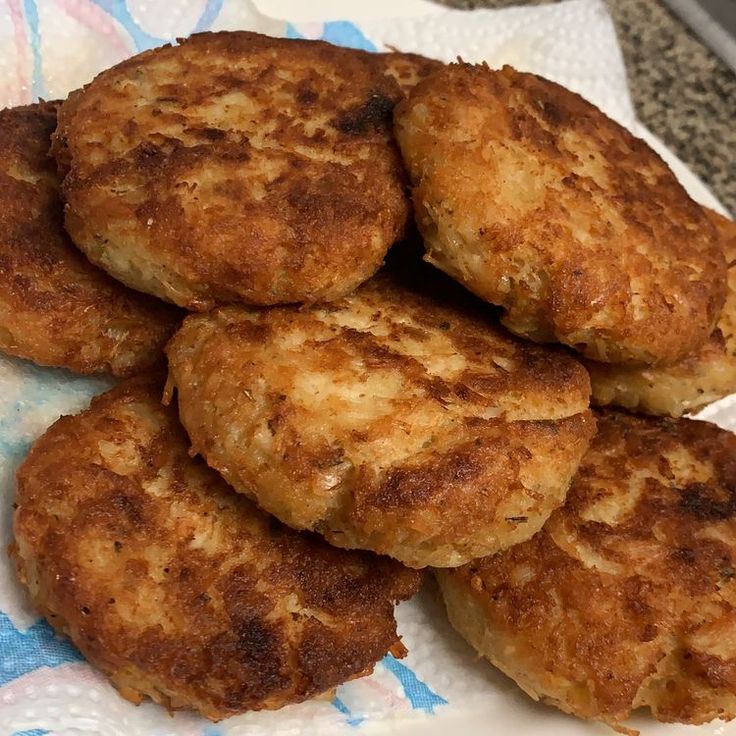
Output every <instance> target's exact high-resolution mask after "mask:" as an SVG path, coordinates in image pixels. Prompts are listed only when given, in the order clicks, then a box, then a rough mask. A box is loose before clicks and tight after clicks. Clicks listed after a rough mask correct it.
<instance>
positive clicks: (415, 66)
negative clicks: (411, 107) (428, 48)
mask: <svg viewBox="0 0 736 736" xmlns="http://www.w3.org/2000/svg"><path fill="white" fill-rule="evenodd" d="M373 58H374V59H375V60H376V61H377V62H378V63H379V64H380V65H381V68H382V69H383V72H384V74H388V75H389V76H390V77H392V78H393V79H394V80H395V81H396V83H397V84H398V85H399V87H400V88H401V91H402V92H403V93H404V94H405V95H407V94H409V92H410V91H411V90H412V89H413V88H414V87H416V86H417V84H419V82H421V81H422V80H423V79H426V78H427V77H428V76H429V75H430V74H432V73H433V72H436V71H437V70H439V69H441V68H442V67H443V66H444V64H443V63H442V62H441V61H437V59H430V58H428V57H426V56H422V55H421V54H409V53H404V52H403V51H392V52H390V53H386V54H375V56H374V57H373Z"/></svg>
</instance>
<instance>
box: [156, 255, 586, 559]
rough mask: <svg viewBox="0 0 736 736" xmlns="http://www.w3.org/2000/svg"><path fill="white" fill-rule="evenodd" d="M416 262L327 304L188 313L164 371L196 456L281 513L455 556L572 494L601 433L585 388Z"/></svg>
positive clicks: (330, 535) (574, 372)
mask: <svg viewBox="0 0 736 736" xmlns="http://www.w3.org/2000/svg"><path fill="white" fill-rule="evenodd" d="M419 265H420V272H421V276H420V278H419V279H418V282H419V283H417V284H415V285H412V286H410V285H408V284H407V283H406V282H405V281H404V280H403V279H401V278H399V276H398V275H397V274H396V273H391V272H387V271H385V270H384V271H383V272H381V273H380V274H379V275H378V276H377V277H375V278H374V279H372V280H370V281H369V282H368V283H366V284H364V285H363V286H362V287H361V288H360V289H359V290H358V291H357V292H355V293H354V294H351V295H350V296H347V297H344V298H343V299H340V300H338V301H335V302H332V303H330V304H327V305H316V306H313V307H311V308H309V309H297V308H294V307H281V308H274V309H270V310H267V311H262V310H261V311H256V310H248V309H242V308H237V307H224V308H220V309H218V310H216V311H214V312H212V313H210V314H206V315H194V316H191V317H189V318H188V319H187V320H185V322H184V324H183V326H182V328H181V330H180V331H179V332H178V333H177V334H176V335H175V336H174V338H173V339H172V341H171V342H170V343H169V346H168V348H167V354H168V357H169V370H170V376H169V378H170V382H171V386H172V387H176V389H177V392H178V402H179V413H180V416H181V419H182V421H183V424H184V426H185V428H186V429H187V431H188V433H189V437H190V438H191V440H192V447H193V451H196V452H199V453H201V454H202V455H203V456H204V458H205V459H206V460H207V462H208V463H209V464H210V465H211V466H212V467H214V468H216V469H217V470H219V471H220V472H221V473H222V474H223V476H224V477H225V478H226V480H227V481H228V482H229V483H231V484H232V485H233V486H234V487H235V488H236V489H237V490H239V491H241V492H242V493H245V494H246V495H248V496H250V497H252V498H254V499H255V500H256V501H257V502H258V504H259V505H260V506H261V507H262V508H263V509H265V510H266V511H269V512H270V513H272V514H274V515H275V516H276V517H277V518H279V519H281V520H282V521H283V522H284V523H286V524H288V525H289V526H291V527H294V528H296V529H311V530H314V531H317V532H319V533H321V534H323V535H324V536H325V538H326V539H327V540H328V541H329V542H330V543H332V544H334V545H337V546H339V547H347V548H353V547H357V548H362V549H370V550H373V551H375V552H380V553H382V554H387V555H390V556H392V557H395V558H396V559H399V560H401V561H402V562H404V563H405V564H407V565H409V566H411V567H424V566H427V565H436V566H454V565H460V564H462V563H464V562H467V561H468V560H470V559H473V558H474V557H478V556H480V555H482V554H490V553H491V552H495V551H496V550H498V549H502V548H504V547H506V546H508V545H510V544H515V543H517V542H520V541H522V540H524V539H527V538H528V537H530V536H531V535H532V534H534V532H535V531H537V529H539V527H540V526H541V525H542V524H543V523H544V521H545V520H546V519H547V517H548V516H549V514H550V513H551V512H552V510H553V509H554V508H556V507H557V506H559V505H560V504H561V503H562V502H563V500H564V497H565V493H566V491H567V487H568V484H569V482H570V479H571V478H572V475H573V474H574V472H575V469H576V468H577V465H578V462H579V460H580V458H581V457H582V454H583V453H584V451H585V449H586V447H587V445H588V441H589V439H590V436H591V434H592V433H593V431H594V422H593V419H592V418H591V415H590V413H589V411H588V396H589V389H590V387H589V383H588V376H587V373H586V372H585V370H584V369H583V368H582V366H581V365H580V364H579V363H577V361H575V360H574V359H573V358H571V357H570V356H568V355H566V354H563V353H562V352H559V351H555V350H552V349H548V348H546V347H541V346H537V345H532V344H529V343H523V342H521V341H519V340H517V339H516V338H514V337H512V336H511V335H509V334H508V333H506V332H505V331H504V330H502V329H501V328H499V327H498V326H497V324H496V323H495V322H494V319H493V318H492V316H491V315H489V314H488V312H489V311H490V310H489V309H488V308H486V306H485V305H483V304H482V303H480V304H479V303H476V302H475V300H472V301H471V299H472V298H471V297H470V295H467V294H466V293H465V292H463V290H462V289H460V288H459V287H457V286H456V285H455V284H453V283H452V281H450V280H449V279H446V278H445V277H443V276H442V275H441V274H439V273H438V272H436V271H434V272H433V270H432V269H431V268H429V267H426V271H428V272H429V273H428V274H427V273H425V271H424V270H423V269H421V261H420V262H419ZM432 276H436V278H435V279H432V278H429V277H432ZM458 292H459V293H458ZM434 294H436V295H437V296H434Z"/></svg>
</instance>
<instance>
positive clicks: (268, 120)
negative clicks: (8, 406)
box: [54, 32, 409, 310]
mask: <svg viewBox="0 0 736 736" xmlns="http://www.w3.org/2000/svg"><path fill="white" fill-rule="evenodd" d="M400 96H401V93H400V90H399V89H398V87H397V86H396V84H395V83H394V81H393V80H392V79H390V78H389V77H387V76H384V74H383V73H382V71H381V69H380V68H379V67H378V65H376V64H375V62H374V61H372V57H371V55H370V54H367V53H366V52H360V51H354V50H350V49H340V48H337V47H335V46H331V45H329V44H326V43H322V42H317V41H301V40H286V39H275V38H269V37H267V36H261V35H258V34H255V33H247V32H234V33H216V34H212V33H203V34H198V35H195V36H192V37H190V38H189V39H187V40H186V41H184V42H182V44H181V45H179V46H175V47H163V48H160V49H156V50H154V51H147V52H145V53H143V54H139V55H138V56H135V57H133V58H132V59H129V60H127V61H124V62H122V63H121V64H118V65H117V66H115V67H113V68H112V69H109V70H107V71H105V72H103V73H102V74H100V75H99V76H98V77H97V78H96V79H95V80H94V81H93V82H92V83H91V84H90V85H88V86H87V87H86V88H85V89H84V90H83V91H81V92H78V93H74V94H73V95H72V96H71V97H70V100H69V101H68V102H67V103H66V104H65V105H64V106H63V108H62V112H61V115H60V127H59V130H58V132H57V134H56V137H55V143H54V151H55V154H56V156H57V158H58V159H59V161H60V164H61V166H62V168H63V169H64V170H66V169H67V168H68V167H71V172H70V174H69V175H68V176H67V178H66V179H65V182H64V194H65V196H66V198H67V201H68V208H67V213H66V223H67V227H68V229H69V232H70V233H71V235H72V237H73V238H74V240H75V242H76V243H77V244H78V245H79V246H80V247H81V248H82V250H84V251H85V253H87V255H88V256H89V257H90V259H91V260H93V261H94V262H95V263H97V264H99V265H101V266H102V267H103V268H105V269H106V270H107V271H109V272H110V273H112V274H113V275H115V276H116V277H117V278H119V279H120V280H121V281H124V282H125V283H127V284H129V285H132V286H135V287H136V288H139V289H141V290H142V291H148V292H150V293H153V294H156V295H158V296H162V297H164V298H166V299H168V300H170V301H173V302H175V303H177V304H180V305H182V306H186V307H189V308H190V309H194V310H203V309H207V308H209V307H211V306H213V305H214V304H217V303H223V302H233V301H244V302H247V303H252V304H277V303H286V302H300V301H307V302H310V301H317V300H322V299H324V300H327V299H333V298H335V297H338V296H340V295H342V294H344V293H347V292H349V291H351V290H352V289H354V288H355V287H356V286H357V285H358V284H360V283H361V282H362V281H364V280H365V279H367V278H368V277H369V276H371V275H372V274H373V273H374V272H375V271H376V270H377V269H378V267H379V266H380V264H381V262H382V260H383V257H384V255H385V253H386V250H387V248H388V247H389V246H390V245H391V243H393V242H394V240H396V239H397V238H398V237H399V236H400V234H401V233H402V232H403V229H404V226H405V223H406V220H407V217H408V214H409V203H408V199H407V196H406V192H405V181H404V173H403V168H402V164H401V159H400V156H399V153H398V150H397V149H396V145H395V143H394V141H393V137H392V134H391V113H392V109H393V106H394V103H395V102H396V100H397V99H399V98H400ZM110 131H114V134H112V135H111V134H110Z"/></svg>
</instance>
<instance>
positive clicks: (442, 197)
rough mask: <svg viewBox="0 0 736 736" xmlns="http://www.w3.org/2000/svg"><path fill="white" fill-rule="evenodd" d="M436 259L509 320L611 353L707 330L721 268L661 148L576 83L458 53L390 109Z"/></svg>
mask: <svg viewBox="0 0 736 736" xmlns="http://www.w3.org/2000/svg"><path fill="white" fill-rule="evenodd" d="M394 118H395V131H396V136H397V139H398V141H399V145H400V146H401V149H402V153H403V155H404V159H405V161H406V163H407V166H408V169H409V173H410V175H411V178H412V183H413V184H414V205H415V213H416V218H417V224H418V225H419V228H420V230H421V231H422V234H423V235H424V239H425V243H426V248H427V256H426V258H427V260H429V261H430V262H431V263H433V264H434V265H436V266H438V267H439V268H441V269H442V270H444V271H446V272H447V273H449V274H450V275H451V276H453V277H454V278H456V279H458V280H459V281H460V282H461V283H463V284H464V285H465V286H466V287H468V288H469V289H470V290H471V291H473V292H475V293H476V294H478V295H479V296H481V297H482V298H484V299H486V300H488V301H490V302H491V303H493V304H498V305H500V306H503V307H504V309H505V310H506V314H505V318H504V324H505V325H506V326H507V327H509V329H511V330H512V331H514V332H516V333H518V334H520V335H524V336H526V337H529V338H531V339H533V340H537V341H555V342H562V343H564V344H566V345H570V346H571V347H573V348H575V349H576V350H578V351H580V352H581V353H583V354H584V355H586V357H589V358H593V359H596V360H600V361H604V362H629V361H636V362H640V363H648V364H649V363H656V362H659V361H673V360H677V359H679V358H681V357H683V356H685V355H686V354H688V353H690V352H692V351H693V350H694V349H696V348H698V347H699V346H700V345H701V344H702V343H703V342H705V340H706V339H707V338H708V336H709V335H710V333H711V332H712V330H713V328H714V326H715V322H716V319H717V317H718V314H719V312H720V309H721V306H722V304H723V300H724V297H725V281H726V269H725V262H724V259H723V255H722V253H721V252H720V249H719V247H718V243H717V240H716V237H715V232H714V228H713V226H712V225H711V223H710V222H709V221H708V218H707V217H706V216H705V214H704V213H703V212H702V209H701V208H700V207H699V206H698V205H697V204H695V203H694V202H693V201H692V200H691V199H690V198H689V197H688V196H687V194H686V193H685V191H684V189H683V188H682V187H681V186H680V185H679V183H678V182H677V180H676V179H675V177H674V175H673V174H672V172H671V171H670V170H669V168H667V166H666V165H665V164H664V162H663V161H662V160H661V159H660V158H659V157H658V156H657V155H656V154H655V153H654V152H653V151H652V150H651V149H650V148H649V147H648V146H647V145H646V144H645V143H644V142H643V141H641V140H639V139H637V138H635V137H634V136H632V135H631V134H630V133H628V132H627V131H626V130H625V129H623V128H622V127H621V126H619V125H617V124H616V123H614V122H613V121H611V120H610V119H608V118H607V117H606V116H605V115H603V113H601V112H600V111H599V110H598V109H597V108H595V107H594V106H593V105H591V104H590V103H588V102H586V101H585V100H583V99H582V98H581V97H579V96H578V95H576V94H574V93H572V92H570V91H569V90H566V89H564V88H563V87H560V86H559V85H557V84H554V83H552V82H549V81H547V80H545V79H542V78H541V77H537V76H534V75H532V74H522V73H520V72H517V71H515V70H514V69H512V68H511V67H504V68H503V69H502V70H500V71H491V70H490V69H489V68H488V67H487V66H471V65H469V64H452V65H449V66H446V67H444V69H442V70H440V71H438V72H437V73H436V74H433V75H432V76H431V77H430V78H428V79H426V80H425V81H423V82H420V83H419V84H418V85H417V86H416V87H415V88H414V89H413V90H412V92H411V94H410V96H409V98H408V99H407V100H405V101H403V102H402V103H400V104H399V105H398V106H397V108H396V111H395V115H394Z"/></svg>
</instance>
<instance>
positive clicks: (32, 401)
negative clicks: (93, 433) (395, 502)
mask: <svg viewBox="0 0 736 736" xmlns="http://www.w3.org/2000/svg"><path fill="white" fill-rule="evenodd" d="M285 4H288V3H285V2H280V3H279V6H280V7H281V8H283V7H284V6H285ZM372 5H379V6H380V5H385V6H386V7H387V8H388V9H389V10H387V12H386V17H387V18H388V17H389V15H390V7H391V3H390V2H389V1H388V0H374V2H373V3H372ZM343 7H344V10H345V12H346V14H348V15H349V14H350V11H351V7H350V6H349V5H348V4H344V3H343ZM374 10H375V8H374ZM372 15H373V19H372V20H363V21H355V22H351V21H350V20H349V19H348V20H345V21H335V20H332V21H329V22H308V23H304V22H300V23H296V22H295V23H290V22H289V21H288V19H274V18H269V17H266V16H265V15H263V14H262V13H260V12H258V10H257V9H256V7H255V6H254V5H253V4H252V3H250V2H248V1H247V0H171V2H166V3H164V2H150V1H145V0H0V103H1V104H2V105H17V104H24V103H27V102H30V101H32V100H34V99H37V98H38V97H44V98H47V99H51V98H57V97H63V96H65V95H66V94H67V93H68V92H69V91H70V90H72V89H74V88H75V87H78V86H80V85H81V84H84V83H85V82H87V81H88V80H89V79H91V77H92V76H94V74H96V73H97V72H99V71H101V70H102V69H104V68H106V67H108V66H110V65H112V64H114V63H116V62H118V61H120V60H121V59H123V58H126V57H127V56H130V55H131V54H134V53H136V52H138V51H141V50H143V49H146V48H151V47H154V46H157V45H160V44H162V43H166V42H169V41H172V40H173V39H175V38H176V37H177V36H183V35H187V34H189V33H192V32H196V31H202V30H207V29H212V30H220V29H248V30H257V31H261V32H264V33H269V34H272V35H281V36H290V37H305V38H323V39H325V40H328V41H331V42H333V43H338V44H342V45H347V46H354V47H360V48H365V49H370V50H379V51H383V50H387V49H389V48H397V49H400V50H404V51H415V52H419V53H423V54H426V55H428V56H434V57H436V58H440V59H444V60H452V59H454V58H456V57H457V56H462V58H463V59H465V60H467V61H473V62H476V61H482V60H485V61H487V62H488V63H489V64H491V65H492V66H498V65H500V64H503V63H510V64H513V65H515V66H517V67H519V68H521V69H524V70H529V71H534V72H537V73H539V74H542V75H544V76H547V77H550V78H551V79H554V80H555V81H558V82H560V83H562V84H564V85H566V86H568V87H570V88H572V89H574V90H576V91H578V92H580V93H581V94H583V95H584V96H585V97H587V98H588V99H590V100H591V101H593V102H594V103H596V104H597V105H599V106H600V107H602V108H603V109H604V110H605V111H606V112H608V113H609V114H610V115H612V116H613V117H615V118H616V119H618V120H619V121H621V122H622V123H623V124H625V125H627V126H628V127H630V128H632V129H634V130H635V132H638V133H642V131H640V130H639V129H638V128H637V123H636V120H635V118H634V114H633V110H632V106H631V102H630V99H629V95H628V90H627V86H626V78H625V72H624V67H623V63H622V59H621V54H620V51H619V48H618V44H617V41H616V36H615V32H614V29H613V26H612V23H611V20H610V18H609V17H608V15H607V13H606V11H605V8H604V6H603V4H602V3H601V2H600V1H599V0H568V2H563V3H560V4H557V5H548V6H543V7H537V8H510V9H505V10H493V11H491V10H486V11H475V12H472V13H465V12H461V11H436V10H435V11H434V12H431V13H428V14H426V15H422V16H421V17H414V18H406V17H404V18H399V19H394V20H390V19H387V20H376V19H375V16H376V13H372ZM644 134H645V133H644ZM655 144H656V141H655ZM666 155H667V158H668V160H669V161H670V162H671V163H672V165H673V166H674V167H675V170H676V173H678V175H680V176H681V179H682V180H683V183H685V184H686V185H687V186H688V187H689V188H690V190H691V192H692V193H693V196H695V197H696V198H698V199H700V200H701V201H703V202H705V203H708V204H710V205H711V206H714V205H715V206H717V204H716V203H715V201H714V200H713V199H712V197H711V195H710V194H709V193H708V191H707V189H705V187H703V186H702V184H700V183H699V182H698V181H697V180H696V179H695V178H694V177H692V175H689V174H688V172H687V170H685V169H684V167H682V165H681V164H679V163H678V162H677V161H676V160H675V159H673V158H672V157H671V155H670V154H666ZM109 385H111V384H110V381H109V380H108V379H103V378H99V379H89V378H78V377H74V376H72V375H71V374H68V373H66V372H64V371H59V370H48V369H39V368H35V367H33V366H31V365H30V364H28V363H25V362H23V361H19V360H13V359H5V358H0V545H1V546H2V548H3V550H5V548H6V546H7V544H8V543H9V541H10V524H11V517H12V499H13V493H14V481H13V475H14V470H15V468H16V467H17V464H18V463H19V462H20V460H21V459H22V458H23V456H24V454H25V452H26V451H27V448H28V446H29V444H30V443H31V442H32V441H33V440H34V439H35V438H36V437H37V436H38V435H39V434H41V433H42V432H43V430H44V429H45V428H46V427H47V426H48V425H49V424H50V423H52V422H53V421H54V420H55V419H56V418H57V417H58V416H59V415H61V414H68V413H74V412H76V411H78V410H80V409H81V408H82V407H83V406H84V405H86V403H87V402H88V401H89V399H90V397H91V396H93V395H94V394H96V393H99V392H101V391H103V390H104V389H105V388H107V387H108V386H109ZM734 400H736V398H735V397H731V398H729V399H724V400H723V401H722V402H719V403H718V404H717V405H715V406H713V407H710V408H709V409H707V410H706V412H704V415H705V416H707V417H708V418H710V419H712V420H714V421H717V422H718V423H720V424H722V426H725V427H728V428H732V427H734V426H736V422H734V417H736V406H734V404H733V402H734ZM397 615H398V619H399V631H400V632H401V634H402V635H403V637H404V642H405V643H406V644H407V646H408V647H409V652H410V653H409V656H408V657H407V658H406V659H404V660H402V661H397V660H395V659H393V658H392V657H390V656H389V657H386V658H385V659H384V660H383V661H382V662H381V663H379V665H378V666H377V667H376V671H375V673H374V674H373V675H372V676H370V677H367V678H363V679H361V680H357V681H355V682H351V683H348V684H347V685H344V686H342V687H340V688H339V689H338V691H337V694H336V696H335V698H334V699H332V700H321V701H314V702H311V703H304V704H302V705H298V706H291V707H289V708H286V709H283V710H281V711H278V712H273V713H253V714H247V715H244V716H239V717H237V718H232V719H229V720H227V721H223V722H221V723H219V724H210V723H207V722H206V721H203V720H202V719H200V718H198V717H196V716H194V715H191V714H186V713H178V714H177V715H176V716H174V717H170V716H169V715H168V714H167V713H166V712H165V711H164V710H163V709H162V708H160V707H158V706H155V705H152V704H150V703H147V704H144V705H142V706H140V707H135V706H133V705H131V704H130V703H128V702H127V701H124V700H123V699H122V698H120V697H119V696H118V695H117V694H116V692H115V691H114V690H113V688H112V687H111V686H110V685H108V684H107V681H106V680H105V679H104V678H103V677H102V676H101V675H99V674H98V673H97V672H96V671H94V670H93V669H91V668H90V667H89V666H88V665H87V664H86V663H85V662H84V661H83V660H82V659H81V657H80V656H79V654H78V653H77V652H76V650H75V649H74V648H73V647H72V646H71V645H70V644H69V643H68V642H66V641H64V640H61V639H59V638H57V637H55V636H54V634H53V633H52V631H51V629H50V627H49V626H48V625H47V624H45V623H44V622H43V621H42V620H40V619H39V617H38V615H37V614H36V613H35V612H34V611H33V609H32V608H31V607H30V606H29V604H28V602H27V600H26V598H25V596H24V593H23V592H22V590H21V588H20V586H19V585H18V583H17V581H16V579H15V575H14V572H13V569H12V567H11V565H10V562H9V561H8V559H7V556H6V555H5V553H4V552H3V553H2V554H1V555H0V736H11V734H12V735H15V736H41V735H42V734H45V733H53V734H59V735H62V734H63V735H64V736H77V735H78V734H100V736H102V735H104V736H163V735H164V734H166V735H168V734H170V735H171V736H195V735H196V736H239V735H240V734H243V735H245V734H247V735H248V736H286V735H287V734H288V735H290V736H298V735H300V734H304V735H305V736H306V735H307V734H309V735H312V734H320V735H325V736H330V734H348V733H351V734H352V733H356V734H367V735H370V734H381V733H397V732H401V733H407V734H408V733H412V734H414V733H417V734H419V733H421V734H423V735H428V734H432V733H438V734H440V733H441V734H444V733H447V732H448V731H449V730H450V729H451V728H458V729H462V730H464V734H465V736H470V735H471V734H474V733H481V732H483V733H485V732H493V733H498V734H507V733H511V732H512V731H514V732H519V733H531V732H534V733H535V734H543V733H550V734H554V733H562V732H564V733H566V734H574V733H580V734H583V733H586V734H589V733H591V730H592V731H593V732H596V727H591V726H590V725H586V724H582V723H579V722H577V721H575V720H573V719H570V718H567V717H565V716H563V715H562V714H559V713H557V712H555V711H553V710H551V709H547V708H544V707H542V706H537V705H535V704H534V703H532V702H531V701H530V700H529V699H528V698H526V696H524V695H523V694H522V693H521V692H520V691H519V690H518V689H517V688H516V686H515V685H514V684H513V683H512V682H511V681H510V680H507V679H506V678H504V677H503V676H502V675H500V674H499V673H497V672H495V671H493V670H492V668H490V667H489V666H488V665H486V664H484V663H482V662H477V661H475V658H474V655H473V653H472V652H471V651H470V649H469V648H468V647H467V646H466V645H465V644H464V643H463V642H462V641H461V640H460V639H459V637H458V636H457V635H455V634H454V633H453V632H452V631H451V630H450V629H449V626H448V625H447V623H446V621H445V617H444V612H443V611H442V608H441V606H440V604H439V603H438V602H437V600H436V598H435V596H434V591H433V589H432V588H431V586H430V589H429V590H426V591H425V592H423V593H422V594H421V595H420V596H419V597H418V598H417V599H415V600H413V601H410V602H409V603H406V604H402V605H401V606H400V607H399V609H398V614H397ZM489 724H490V725H489ZM636 725H638V726H639V727H641V728H642V729H643V732H644V733H668V734H669V733H676V732H678V730H677V727H674V729H672V728H670V727H667V726H661V725H659V724H654V723H653V722H651V721H649V720H646V719H643V720H642V721H640V722H638V723H637V724H636ZM716 728H717V727H716V726H706V727H704V729H703V733H714V732H715V729H716ZM599 732H600V733H606V731H605V729H604V728H603V727H601V728H600V730H599ZM692 732H693V730H692V729H688V733H692Z"/></svg>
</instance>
